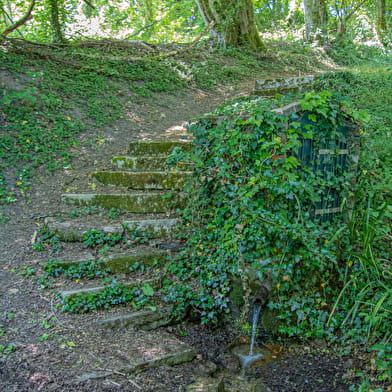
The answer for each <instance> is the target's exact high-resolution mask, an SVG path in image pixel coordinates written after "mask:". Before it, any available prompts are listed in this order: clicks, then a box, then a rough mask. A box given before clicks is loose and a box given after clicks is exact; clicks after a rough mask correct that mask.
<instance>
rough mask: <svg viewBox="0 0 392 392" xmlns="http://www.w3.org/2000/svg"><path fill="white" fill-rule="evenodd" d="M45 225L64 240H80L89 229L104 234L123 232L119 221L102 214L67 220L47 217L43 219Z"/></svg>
mask: <svg viewBox="0 0 392 392" xmlns="http://www.w3.org/2000/svg"><path fill="white" fill-rule="evenodd" d="M45 226H46V227H47V228H48V229H49V230H50V231H51V232H52V233H54V234H55V235H56V236H58V237H59V238H60V240H62V241H65V242H82V241H83V240H84V236H85V234H86V233H88V232H89V231H91V230H97V231H100V232H103V233H105V234H109V233H111V234H123V233H124V227H123V226H122V224H121V223H118V222H113V220H110V219H109V218H105V217H102V216H86V217H82V218H74V219H68V220H64V219H57V218H54V217H48V218H46V219H45Z"/></svg>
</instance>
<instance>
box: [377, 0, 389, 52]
mask: <svg viewBox="0 0 392 392" xmlns="http://www.w3.org/2000/svg"><path fill="white" fill-rule="evenodd" d="M385 14H386V2H385V0H377V16H376V30H377V34H378V38H379V40H380V42H382V43H383V45H386V42H385V33H386V31H387V21H386V18H385Z"/></svg>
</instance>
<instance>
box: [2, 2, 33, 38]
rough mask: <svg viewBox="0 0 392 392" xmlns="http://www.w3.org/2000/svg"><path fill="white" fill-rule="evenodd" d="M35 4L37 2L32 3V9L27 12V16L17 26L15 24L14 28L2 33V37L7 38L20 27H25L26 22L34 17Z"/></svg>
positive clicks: (11, 27)
mask: <svg viewBox="0 0 392 392" xmlns="http://www.w3.org/2000/svg"><path fill="white" fill-rule="evenodd" d="M35 2H36V0H32V1H31V3H30V7H29V9H28V10H27V12H26V14H25V15H24V16H23V17H22V18H21V19H19V20H18V21H17V22H16V23H15V24H13V25H12V26H10V27H8V29H6V30H5V31H3V32H2V33H1V36H2V37H6V36H7V35H8V34H10V33H12V32H13V31H14V30H16V29H17V28H19V27H20V26H23V25H24V24H25V23H26V22H28V21H29V20H30V19H31V18H32V17H33V15H32V12H33V8H34V6H35Z"/></svg>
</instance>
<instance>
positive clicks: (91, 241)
mask: <svg viewBox="0 0 392 392" xmlns="http://www.w3.org/2000/svg"><path fill="white" fill-rule="evenodd" d="M122 239H123V235H122V233H105V232H103V231H100V230H94V229H93V230H90V231H89V232H87V233H84V234H83V244H85V245H87V246H88V247H90V248H94V247H96V246H98V245H109V246H113V245H116V244H117V243H118V242H120V241H121V240H122Z"/></svg>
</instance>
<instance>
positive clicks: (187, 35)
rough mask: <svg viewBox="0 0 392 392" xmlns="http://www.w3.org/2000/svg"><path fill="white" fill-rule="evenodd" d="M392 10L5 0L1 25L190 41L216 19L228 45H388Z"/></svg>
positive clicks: (271, 2) (24, 31)
mask: <svg viewBox="0 0 392 392" xmlns="http://www.w3.org/2000/svg"><path fill="white" fill-rule="evenodd" d="M391 10H392V1H391V0H376V1H372V0H354V1H347V0H334V1H332V0H303V1H301V0H240V1H234V0H213V1H211V0H210V1H207V0H183V1H181V2H179V1H175V0H164V1H158V0H145V1H140V0H131V1H125V0H115V1H109V0H31V1H28V2H26V1H11V0H1V1H0V13H1V17H0V31H1V32H2V33H1V34H2V36H3V37H4V36H8V37H18V38H25V39H28V40H32V41H38V42H60V43H61V42H65V41H72V40H77V39H83V38H92V39H97V38H116V39H138V40H139V39H140V40H143V41H147V42H172V41H177V42H189V41H192V40H193V39H195V37H197V36H198V35H199V34H200V33H201V32H203V31H204V29H205V28H206V26H208V25H210V27H211V28H210V35H211V37H212V38H213V39H215V40H216V41H218V42H219V44H221V45H223V46H249V47H251V48H253V49H263V44H262V40H263V35H268V34H275V33H276V32H277V31H278V30H286V31H291V32H292V33H296V34H299V35H300V36H302V38H305V39H306V40H308V41H313V40H318V41H319V42H322V43H325V42H326V41H330V40H333V39H335V38H338V39H350V40H354V39H357V40H364V41H369V40H374V39H376V40H377V41H378V42H379V43H380V42H381V43H383V44H384V45H385V46H388V45H389V44H390V35H391V34H390V25H391V15H392V13H391ZM212 24H213V26H212Z"/></svg>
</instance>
